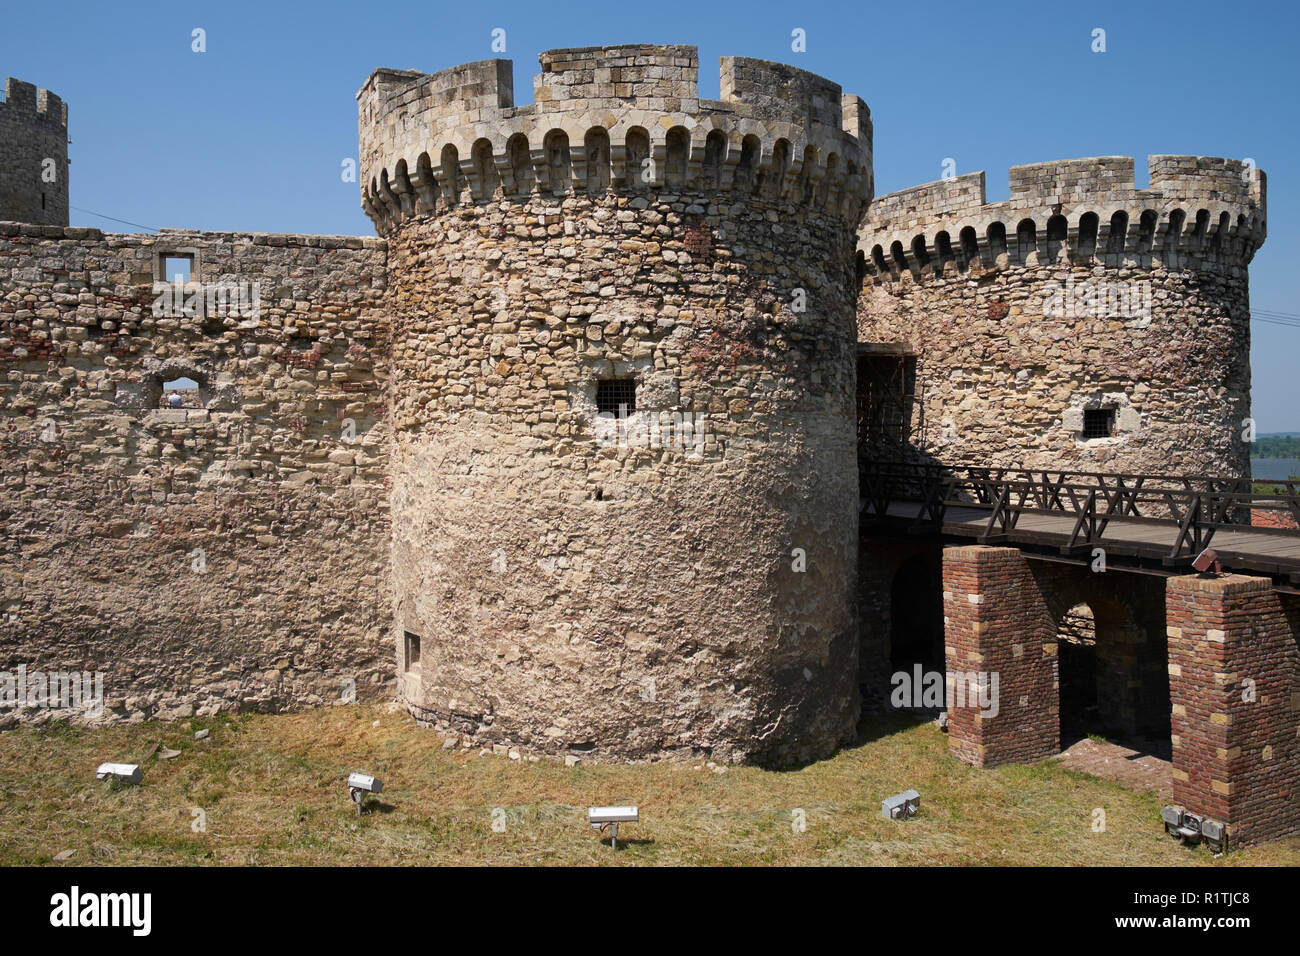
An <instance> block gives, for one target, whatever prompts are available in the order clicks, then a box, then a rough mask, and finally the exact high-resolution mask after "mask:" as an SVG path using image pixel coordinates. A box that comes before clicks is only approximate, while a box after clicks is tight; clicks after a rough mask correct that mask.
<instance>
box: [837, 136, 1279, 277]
mask: <svg viewBox="0 0 1300 956" xmlns="http://www.w3.org/2000/svg"><path fill="white" fill-rule="evenodd" d="M1148 168H1149V170H1150V174H1151V185H1150V188H1148V189H1138V188H1137V186H1136V184H1135V182H1134V176H1133V159H1132V158H1131V157H1128V156H1101V157H1093V158H1089V159H1073V160H1060V161H1056V162H1047V163H1033V164H1030V165H1026V166H1014V167H1012V168H1011V171H1010V176H1009V180H1010V187H1011V189H1010V198H1009V199H1007V200H1006V201H1004V202H997V203H989V202H986V198H985V179H984V173H983V172H977V173H968V174H966V175H964V176H957V177H955V178H953V179H949V180H941V181H939V182H934V183H927V184H926V185H923V186H915V187H913V188H911V189H905V190H901V191H900V192H896V193H890V194H889V195H887V196H882V197H880V198H879V199H877V200H876V201H875V202H874V203H873V204H872V206H871V210H870V214H869V215H868V217H867V220H866V222H864V223H863V225H862V228H861V229H860V230H859V244H858V249H859V253H860V255H861V256H862V259H863V263H862V264H863V267H864V269H865V270H866V272H867V273H870V274H874V275H876V276H879V277H881V278H883V279H886V280H888V279H890V278H897V277H899V276H901V275H902V274H903V273H905V272H906V273H911V274H912V276H913V277H914V278H921V277H922V276H924V275H927V274H929V275H942V274H943V273H944V272H946V271H949V270H955V271H957V272H964V271H967V270H968V269H971V268H974V269H977V270H987V269H1000V268H1008V267H1011V266H1015V265H1036V264H1040V263H1044V264H1045V263H1049V262H1056V261H1058V260H1059V259H1060V258H1061V257H1062V256H1066V257H1068V259H1069V261H1071V262H1074V263H1080V262H1089V261H1093V260H1096V261H1099V262H1103V263H1105V264H1109V265H1114V266H1120V265H1123V264H1124V263H1125V262H1137V263H1142V264H1148V263H1149V262H1151V261H1152V260H1158V261H1159V262H1161V263H1163V264H1164V265H1165V266H1166V267H1167V268H1178V269H1200V268H1207V267H1242V268H1244V267H1245V266H1246V265H1247V264H1248V263H1249V262H1250V260H1251V258H1252V257H1253V256H1254V254H1255V250H1257V249H1258V248H1259V247H1260V245H1262V244H1263V242H1264V238H1265V236H1266V235H1267V223H1266V206H1267V189H1266V183H1267V180H1266V177H1265V175H1264V172H1263V170H1259V169H1256V168H1255V167H1254V165H1253V164H1251V163H1248V162H1243V161H1241V160H1235V159H1219V158H1214V157H1207V156H1166V155H1157V156H1151V157H1149V160H1148Z"/></svg>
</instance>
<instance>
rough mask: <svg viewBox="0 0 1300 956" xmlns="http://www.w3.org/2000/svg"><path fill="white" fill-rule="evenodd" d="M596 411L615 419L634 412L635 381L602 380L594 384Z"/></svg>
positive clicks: (623, 379) (625, 379)
mask: <svg viewBox="0 0 1300 956" xmlns="http://www.w3.org/2000/svg"><path fill="white" fill-rule="evenodd" d="M596 410H597V411H598V412H600V413H601V414H602V415H603V414H606V413H608V414H610V415H613V416H615V417H617V418H626V417H627V416H628V415H630V414H632V413H633V412H635V411H636V381H635V380H633V379H630V378H602V379H600V380H599V381H598V382H597V383H596Z"/></svg>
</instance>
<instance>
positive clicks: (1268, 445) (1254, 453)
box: [1250, 435, 1300, 458]
mask: <svg viewBox="0 0 1300 956" xmlns="http://www.w3.org/2000/svg"><path fill="white" fill-rule="evenodd" d="M1250 454H1251V457H1252V458H1300V435H1292V436H1287V437H1285V438H1281V437H1272V438H1256V439H1255V443H1254V444H1253V445H1251V446H1250Z"/></svg>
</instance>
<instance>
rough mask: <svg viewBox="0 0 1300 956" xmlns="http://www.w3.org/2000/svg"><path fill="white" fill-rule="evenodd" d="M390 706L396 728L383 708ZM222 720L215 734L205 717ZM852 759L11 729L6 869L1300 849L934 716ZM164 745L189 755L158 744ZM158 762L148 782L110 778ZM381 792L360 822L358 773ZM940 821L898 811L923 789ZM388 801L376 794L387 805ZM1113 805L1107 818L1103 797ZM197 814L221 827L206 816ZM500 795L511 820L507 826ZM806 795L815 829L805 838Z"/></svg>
mask: <svg viewBox="0 0 1300 956" xmlns="http://www.w3.org/2000/svg"><path fill="white" fill-rule="evenodd" d="M376 720H378V721H379V726H378V727H374V726H372V723H373V722H374V721H376ZM200 727H208V728H210V729H211V731H212V732H211V736H210V738H209V739H208V740H206V741H194V740H193V739H192V736H193V731H194V730H196V729H198V728H200ZM862 730H863V736H862V739H863V741H864V742H862V743H860V744H858V745H857V746H854V747H852V748H849V749H846V750H844V751H842V752H841V753H839V754H838V755H837V756H836V757H835V758H834V759H832V760H827V761H823V762H821V763H818V764H815V765H813V766H810V767H807V768H804V769H803V770H799V771H794V772H786V773H779V772H773V771H766V770H760V769H756V768H750V767H731V768H728V769H727V771H726V772H725V773H720V774H719V773H713V772H710V771H708V770H707V769H706V770H694V769H692V767H691V766H689V765H681V764H664V763H661V764H649V765H645V764H643V765H635V766H626V765H580V766H578V767H574V768H566V767H564V766H563V765H562V764H560V763H557V762H554V761H549V760H542V761H540V762H537V763H528V762H527V761H519V762H516V761H510V760H507V759H506V758H504V757H495V756H493V757H480V756H478V752H477V751H474V752H473V753H459V752H447V751H444V750H442V749H441V748H442V737H441V736H440V735H438V734H436V733H433V732H431V731H427V730H422V729H420V728H418V727H416V726H415V725H414V723H413V722H412V721H411V720H410V718H409V717H407V716H406V715H405V714H403V713H400V712H396V713H395V712H390V710H389V709H388V708H385V707H362V706H352V707H336V708H333V709H326V710H318V711H313V712H311V713H305V714H292V715H280V716H266V715H244V716H240V717H234V718H217V719H212V720H202V721H189V722H183V723H180V724H139V725H134V726H124V727H109V728H106V729H97V730H87V729H74V728H70V727H67V726H64V725H52V726H50V727H48V728H42V729H33V728H19V729H14V730H9V731H6V732H4V733H0V863H3V864H6V865H15V864H19V865H23V864H44V863H49V862H51V860H52V859H53V857H54V856H55V854H57V853H59V852H60V851H63V850H73V851H75V852H74V854H73V856H72V857H71V858H70V859H69V860H68V863H69V865H72V864H82V865H85V864H116V865H135V864H212V863H216V864H257V865H282V864H355V863H358V862H364V863H371V864H506V865H517V864H528V865H531V864H570V865H586V864H602V865H613V864H622V865H628V864H659V865H665V864H704V865H720V864H721V865H754V864H758V865H763V864H787V865H809V864H931V865H936V864H937V865H951V864H1011V865H1038V864H1068V865H1086V866H1094V865H1139V864H1154V865H1169V864H1173V865H1216V866H1222V865H1240V864H1272V865H1297V864H1300V840H1290V841H1285V842H1282V843H1274V844H1270V845H1267V846H1262V847H1257V848H1254V849H1250V850H1245V851H1242V852H1239V853H1233V854H1230V855H1228V856H1227V857H1224V858H1222V859H1220V860H1214V859H1213V858H1212V856H1211V855H1210V853H1209V852H1208V850H1206V849H1205V848H1201V849H1198V850H1195V851H1189V850H1185V849H1183V848H1181V847H1179V846H1178V845H1177V844H1175V843H1174V842H1173V841H1172V840H1170V839H1169V838H1167V837H1165V836H1164V834H1163V832H1162V830H1161V825H1160V805H1161V801H1160V800H1159V798H1158V797H1157V796H1155V795H1154V794H1141V793H1134V792H1131V791H1128V790H1125V789H1123V788H1121V787H1119V786H1118V785H1116V784H1112V783H1109V782H1106V781H1102V780H1098V779H1096V778H1094V777H1090V776H1087V775H1085V774H1080V773H1074V772H1071V771H1067V770H1064V769H1062V768H1061V767H1060V766H1059V765H1057V764H1055V763H1054V762H1044V763H1039V764H1034V765H1031V766H1016V767H1005V768H1002V769H998V770H976V769H974V768H971V767H967V766H965V765H963V764H961V763H959V762H957V761H956V760H954V759H952V758H951V757H949V756H948V753H947V738H946V737H945V736H944V735H943V734H942V733H941V732H940V731H939V730H938V729H937V728H936V727H934V726H933V725H929V724H925V725H916V724H913V723H912V722H911V721H909V720H891V721H884V722H874V723H871V724H867V725H864V727H863V728H862ZM157 743H161V744H162V745H163V746H164V747H170V748H173V749H178V750H180V751H181V755H180V756H178V757H176V758H175V759H173V760H170V761H168V760H161V759H159V758H158V757H157V756H156V755H154V756H151V757H148V758H147V759H146V754H148V753H149V751H150V750H151V749H152V748H153V746H154V745H155V744H157ZM104 760H118V761H125V760H129V761H141V762H143V764H144V782H143V784H142V785H141V786H139V787H121V788H114V787H112V786H111V785H109V784H108V783H101V782H99V781H96V780H95V778H94V768H95V766H96V765H97V764H98V763H100V762H101V761H104ZM352 770H358V771H363V772H367V773H373V774H376V775H377V776H379V777H381V778H382V779H383V780H384V792H383V793H382V794H381V795H380V797H379V798H378V799H377V801H376V799H375V798H371V801H372V802H371V803H370V804H368V812H367V813H366V815H365V816H363V817H361V818H358V817H357V815H356V811H355V808H354V807H353V805H352V804H351V803H349V802H348V799H347V791H346V789H345V786H344V779H345V777H346V775H347V773H348V772H349V771H352ZM909 786H911V787H915V788H916V789H917V790H919V791H920V792H921V814H920V815H919V816H918V817H916V818H915V819H913V820H910V821H908V822H906V823H894V822H889V821H885V820H881V819H880V800H881V799H882V798H884V797H886V796H889V795H891V794H894V793H897V792H899V791H901V790H903V789H906V788H907V787H909ZM615 803H635V804H638V805H640V807H641V817H642V822H641V823H640V824H636V825H625V826H624V827H623V829H622V833H621V834H620V836H621V837H622V838H624V839H626V840H627V841H628V842H627V843H626V844H625V845H624V844H623V843H622V842H621V841H620V847H619V852H618V853H614V852H611V850H610V848H609V845H608V843H607V842H606V843H602V842H600V841H599V838H598V837H597V835H596V834H595V833H594V831H592V830H591V829H590V828H589V827H587V826H586V824H585V820H584V813H585V808H586V807H587V806H588V805H591V804H615ZM371 806H373V807H374V808H375V809H373V810H370V809H369V808H370V807H371ZM1097 807H1101V808H1104V809H1105V811H1106V830H1105V832H1104V833H1094V832H1092V819H1093V816H1092V814H1093V810H1094V808H1097ZM193 808H202V809H203V810H204V811H205V812H206V814H207V831H206V832H202V833H196V832H194V831H193V830H192V828H191V823H192V820H193V819H194V818H193V816H192V812H191V811H192V809H193ZM495 808H501V809H502V810H504V812H505V820H506V827H505V831H504V832H494V831H493V829H492V814H493V810H494V809H495ZM796 808H798V809H802V810H803V811H804V813H805V815H806V819H807V830H806V832H803V833H795V832H794V831H793V828H792V826H791V822H792V813H793V811H794V810H795V809H796Z"/></svg>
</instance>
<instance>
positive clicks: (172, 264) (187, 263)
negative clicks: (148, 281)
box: [162, 255, 194, 282]
mask: <svg viewBox="0 0 1300 956" xmlns="http://www.w3.org/2000/svg"><path fill="white" fill-rule="evenodd" d="M162 266H163V281H164V282H191V281H193V278H194V276H193V272H194V257H193V256H179V255H164V256H163V257H162Z"/></svg>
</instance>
